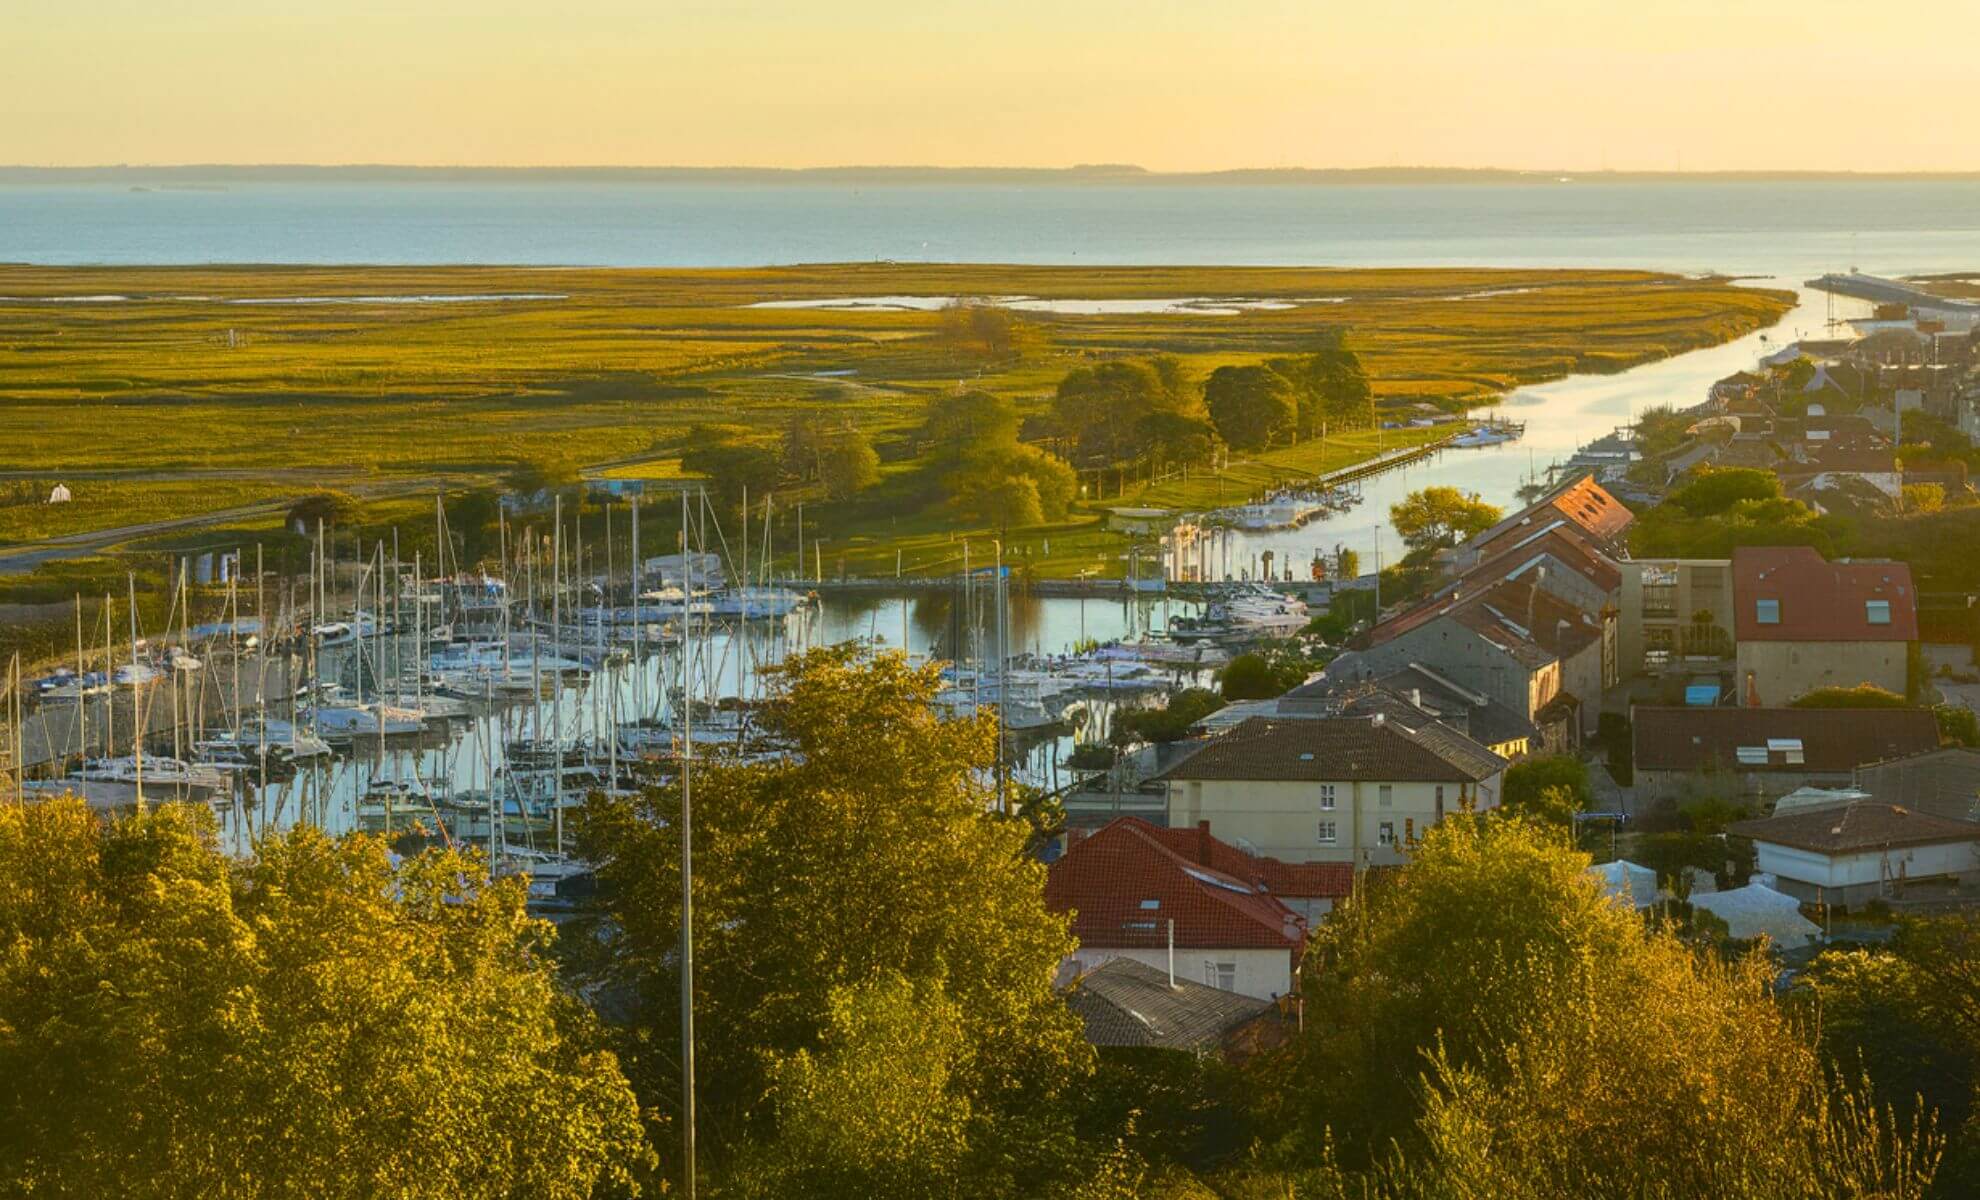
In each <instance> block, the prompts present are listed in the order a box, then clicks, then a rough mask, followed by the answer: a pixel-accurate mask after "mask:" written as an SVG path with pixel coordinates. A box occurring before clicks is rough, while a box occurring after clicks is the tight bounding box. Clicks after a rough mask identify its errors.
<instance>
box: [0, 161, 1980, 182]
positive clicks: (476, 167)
mask: <svg viewBox="0 0 1980 1200" xmlns="http://www.w3.org/2000/svg"><path fill="white" fill-rule="evenodd" d="M144 172H165V173H174V174H186V173H192V172H213V173H242V172H299V173H329V172H346V173H355V172H381V173H397V174H413V173H417V174H433V175H440V174H446V173H450V172H451V173H461V174H476V175H486V174H531V175H556V174H587V175H611V174H623V175H636V174H673V175H754V176H804V175H812V176H826V175H861V174H867V175H929V176H938V175H952V176H959V175H974V176H995V175H1010V176H1018V175H1024V176H1065V177H1079V178H1100V179H1105V180H1108V181H1114V182H1119V181H1133V180H1146V181H1163V180H1178V179H1210V178H1219V177H1226V178H1227V177H1236V176H1243V177H1252V178H1271V177H1279V178H1287V179H1291V178H1298V177H1356V176H1359V177H1378V176H1388V177H1407V176H1467V177H1474V178H1477V177H1500V178H1507V179H1517V180H1536V181H1568V182H1574V181H1591V180H1593V181H1600V180H1612V179H1644V178H1656V179H1677V180H1682V179H1697V180H1712V179H1776V180H1794V179H1807V180H1816V179H1838V180H1842V179H1858V180H1892V179H1925V180H1931V179H1938V180H1971V179H1980V167H1976V168H1970V169H1950V170H1859V169H1853V168H1836V167H1732V168H1717V169H1702V170H1701V169H1689V170H1687V169H1668V168H1616V167H1601V168H1595V169H1592V170H1577V169H1572V168H1565V167H1496V166H1494V167H1456V166H1435V165H1414V166H1393V165H1391V166H1352V167H1349V166H1332V167H1312V166H1278V167H1263V166H1259V167H1216V168H1205V169H1194V170H1154V169H1151V168H1147V167H1143V166H1140V165H1138V164H1134V163H1104V162H1103V163H1077V164H1073V165H1071V166H968V165H963V166H935V165H928V164H919V163H846V164H840V165H827V166H752V165H746V164H728V165H715V166H707V165H682V164H624V163H619V164H612V163H558V164H503V163H394V162H180V163H87V164H46V163H0V175H27V174H34V175H82V174H91V173H97V174H113V173H124V174H139V173H144Z"/></svg>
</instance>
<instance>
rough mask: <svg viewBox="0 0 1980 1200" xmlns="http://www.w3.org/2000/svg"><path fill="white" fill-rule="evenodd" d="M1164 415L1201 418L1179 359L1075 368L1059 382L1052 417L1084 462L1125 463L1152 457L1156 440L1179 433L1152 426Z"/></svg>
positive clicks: (1162, 426)
mask: <svg viewBox="0 0 1980 1200" xmlns="http://www.w3.org/2000/svg"><path fill="white" fill-rule="evenodd" d="M1162 414H1166V415H1169V416H1174V417H1178V418H1183V419H1200V417H1201V412H1200V408H1199V406H1198V405H1197V403H1196V397H1195V393H1194V391H1193V389H1192V388H1191V387H1190V385H1189V382H1188V378H1187V375H1186V374H1185V373H1184V371H1183V368H1182V365H1181V363H1180V362H1179V361H1177V360H1175V359H1166V360H1155V361H1135V360H1119V361H1115V362H1105V363H1100V364H1098V365H1097V366H1091V367H1075V368H1074V369H1073V370H1072V371H1070V372H1068V373H1067V375H1066V377H1065V378H1064V379H1062V380H1060V381H1059V389H1058V392H1057V394H1056V395H1055V396H1054V397H1053V399H1052V415H1053V417H1054V418H1055V419H1056V420H1057V421H1058V423H1059V427H1060V428H1061V429H1062V430H1064V431H1065V433H1066V436H1067V437H1069V438H1071V439H1072V440H1073V442H1074V444H1075V445H1077V446H1078V448H1079V454H1080V456H1081V458H1082V460H1083V461H1085V460H1091V461H1098V462H1105V463H1112V462H1121V461H1124V460H1127V459H1132V458H1137V457H1139V456H1141V455H1142V454H1145V453H1147V452H1148V450H1149V449H1150V438H1151V436H1153V435H1159V434H1161V433H1164V432H1170V433H1173V432H1174V427H1169V426H1164V425H1162V424H1161V423H1154V424H1151V423H1150V418H1152V417H1155V416H1158V415H1162Z"/></svg>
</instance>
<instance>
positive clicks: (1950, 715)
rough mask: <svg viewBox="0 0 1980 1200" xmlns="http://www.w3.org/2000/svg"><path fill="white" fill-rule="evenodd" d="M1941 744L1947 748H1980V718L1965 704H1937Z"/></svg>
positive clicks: (1935, 711)
mask: <svg viewBox="0 0 1980 1200" xmlns="http://www.w3.org/2000/svg"><path fill="white" fill-rule="evenodd" d="M1932 715H1933V716H1934V717H1936V718H1938V721H1939V742H1940V744H1942V745H1946V746H1980V716H1977V715H1976V714H1975V713H1974V711H1973V710H1972V709H1970V708H1968V707H1966V706H1965V705H1964V704H1935V705H1933V706H1932Z"/></svg>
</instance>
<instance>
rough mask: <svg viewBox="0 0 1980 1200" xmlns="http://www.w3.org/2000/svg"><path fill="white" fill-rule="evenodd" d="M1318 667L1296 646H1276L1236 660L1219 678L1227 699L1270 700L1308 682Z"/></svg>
mask: <svg viewBox="0 0 1980 1200" xmlns="http://www.w3.org/2000/svg"><path fill="white" fill-rule="evenodd" d="M1318 665H1319V664H1318V663H1316V662H1314V661H1313V660H1312V659H1309V658H1307V657H1306V655H1305V654H1304V653H1302V652H1301V651H1300V650H1299V649H1298V648H1297V647H1296V646H1295V645H1294V644H1293V643H1290V642H1280V643H1272V644H1268V645H1266V646H1263V647H1261V648H1259V649H1257V650H1254V651H1249V652H1247V653H1244V654H1240V655H1238V656H1237V657H1236V658H1233V659H1232V660H1231V661H1230V662H1228V663H1226V664H1225V665H1224V669H1223V670H1222V671H1221V672H1219V674H1218V676H1217V679H1218V682H1219V684H1220V685H1221V686H1222V688H1223V692H1224V699H1226V700H1268V699H1270V698H1272V697H1273V696H1283V695H1285V694H1286V693H1287V692H1288V691H1291V690H1292V689H1293V688H1296V687H1298V686H1299V685H1300V684H1302V683H1305V682H1306V679H1307V676H1309V675H1311V674H1312V673H1313V671H1314V669H1315V668H1316V667H1317V666H1318Z"/></svg>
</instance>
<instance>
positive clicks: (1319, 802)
mask: <svg viewBox="0 0 1980 1200" xmlns="http://www.w3.org/2000/svg"><path fill="white" fill-rule="evenodd" d="M1504 778H1505V776H1504V774H1503V773H1501V774H1498V775H1494V776H1492V777H1491V778H1490V779H1487V780H1484V781H1483V782H1482V783H1479V784H1476V785H1473V784H1463V785H1460V784H1457V783H1443V784H1432V783H1394V784H1390V785H1388V787H1389V796H1388V803H1386V804H1385V803H1383V801H1382V787H1383V785H1381V784H1377V783H1349V782H1346V781H1341V782H1337V783H1334V784H1333V785H1332V787H1333V789H1334V803H1333V807H1332V808H1331V809H1330V808H1326V807H1323V804H1324V803H1325V792H1324V791H1323V786H1324V785H1322V784H1319V783H1307V782H1297V783H1290V782H1282V781H1271V780H1244V781H1237V780H1195V779H1190V780H1176V781H1173V782H1171V783H1170V784H1169V824H1170V825H1171V826H1173V827H1177V828H1189V827H1191V826H1194V825H1195V824H1196V823H1197V822H1199V821H1208V822H1209V823H1210V833H1211V835H1212V836H1213V837H1217V838H1221V839H1222V840H1224V841H1226V842H1229V843H1231V844H1232V845H1234V846H1238V847H1240V848H1242V849H1245V850H1249V851H1251V852H1252V853H1254V854H1262V855H1265V856H1267V857H1270V858H1279V859H1284V860H1285V861H1286V862H1338V863H1351V864H1356V865H1359V866H1393V865H1395V864H1397V863H1400V862H1402V861H1404V859H1405V858H1406V857H1407V843H1408V842H1409V841H1410V839H1411V838H1412V837H1418V838H1420V837H1422V836H1423V833H1424V831H1425V830H1427V829H1429V828H1430V826H1432V825H1434V824H1436V822H1437V820H1438V816H1439V813H1440V811H1441V813H1443V814H1446V815H1448V814H1450V813H1454V812H1458V811H1460V810H1461V809H1462V808H1463V806H1464V804H1465V803H1466V802H1467V801H1470V802H1471V803H1472V804H1473V806H1474V807H1476V808H1480V809H1484V808H1492V807H1496V806H1497V804H1498V803H1499V790H1500V783H1501V782H1502V781H1503V779H1504ZM1439 789H1441V790H1442V794H1443V799H1442V803H1441V808H1440V805H1439V801H1438V792H1439ZM1323 821H1331V822H1333V825H1334V840H1333V841H1332V842H1331V843H1328V842H1323V841H1321V840H1320V832H1321V830H1320V825H1321V822H1323ZM1385 824H1386V825H1388V826H1390V827H1391V831H1392V834H1393V838H1394V843H1393V844H1392V845H1383V843H1382V834H1383V831H1382V827H1383V825H1385Z"/></svg>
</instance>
